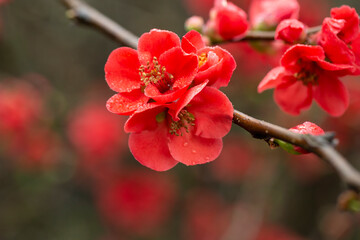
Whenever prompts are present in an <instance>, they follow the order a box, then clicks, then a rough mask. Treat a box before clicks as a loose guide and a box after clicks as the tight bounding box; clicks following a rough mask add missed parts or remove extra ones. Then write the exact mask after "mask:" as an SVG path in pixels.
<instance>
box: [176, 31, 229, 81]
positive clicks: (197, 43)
mask: <svg viewBox="0 0 360 240" xmlns="http://www.w3.org/2000/svg"><path fill="white" fill-rule="evenodd" d="M181 47H182V49H183V50H184V51H185V52H187V53H195V54H196V55H197V56H198V58H199V71H198V73H197V74H196V76H195V79H194V83H195V84H201V83H203V82H204V81H206V80H209V83H208V86H212V87H216V88H219V87H224V86H227V85H228V83H229V81H230V78H231V76H232V74H233V72H234V70H235V68H236V62H235V60H234V58H233V57H232V56H231V54H230V53H229V52H228V51H226V50H225V49H223V48H220V47H218V46H216V47H206V46H205V43H204V41H203V40H202V37H201V35H200V34H199V33H198V32H196V31H190V32H188V33H187V34H186V35H185V36H184V37H183V39H182V41H181Z"/></svg>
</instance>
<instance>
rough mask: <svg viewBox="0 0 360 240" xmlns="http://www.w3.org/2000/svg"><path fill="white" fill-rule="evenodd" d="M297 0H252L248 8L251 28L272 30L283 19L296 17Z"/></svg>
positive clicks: (297, 12) (298, 8)
mask: <svg viewBox="0 0 360 240" xmlns="http://www.w3.org/2000/svg"><path fill="white" fill-rule="evenodd" d="M299 10H300V6H299V3H298V1H297V0H252V2H251V5H250V10H249V15H250V23H251V26H252V28H254V29H257V30H272V29H275V27H276V26H277V25H278V24H279V23H280V22H281V21H282V20H285V19H298V17H299Z"/></svg>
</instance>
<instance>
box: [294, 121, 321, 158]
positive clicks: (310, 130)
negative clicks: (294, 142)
mask: <svg viewBox="0 0 360 240" xmlns="http://www.w3.org/2000/svg"><path fill="white" fill-rule="evenodd" d="M289 130H290V131H292V132H295V133H299V134H310V135H315V136H316V135H323V134H324V133H325V132H324V130H322V128H321V127H319V126H318V125H316V124H315V123H312V122H304V123H302V124H300V125H297V126H295V127H292V128H290V129H289ZM294 150H295V151H297V152H299V153H303V154H304V153H309V152H308V151H306V150H304V149H302V148H301V147H298V146H294Z"/></svg>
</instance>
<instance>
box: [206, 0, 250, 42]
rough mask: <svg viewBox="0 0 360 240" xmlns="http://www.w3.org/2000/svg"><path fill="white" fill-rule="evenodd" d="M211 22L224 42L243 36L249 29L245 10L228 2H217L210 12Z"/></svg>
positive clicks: (224, 0)
mask: <svg viewBox="0 0 360 240" xmlns="http://www.w3.org/2000/svg"><path fill="white" fill-rule="evenodd" d="M209 21H210V22H213V24H214V29H215V31H216V33H217V34H219V35H220V36H221V38H222V39H223V40H230V39H233V38H239V37H241V36H243V35H244V34H245V33H246V31H247V30H248V28H249V23H248V21H247V14H246V13H245V11H244V10H242V9H241V8H239V7H238V6H236V5H235V4H233V3H231V2H227V1H226V0H222V1H216V0H215V6H214V7H213V8H212V9H211V11H210V20H209Z"/></svg>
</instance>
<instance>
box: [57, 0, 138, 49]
mask: <svg viewBox="0 0 360 240" xmlns="http://www.w3.org/2000/svg"><path fill="white" fill-rule="evenodd" d="M61 2H62V3H63V4H64V5H65V6H66V8H67V9H68V10H67V11H66V16H67V17H68V18H69V19H72V20H76V21H78V22H79V23H81V24H84V25H88V26H90V27H95V28H96V29H98V30H100V31H102V32H103V33H105V34H106V35H108V36H109V37H111V38H113V39H114V40H116V41H117V42H119V43H120V44H122V45H126V46H129V47H132V48H137V42H138V37H137V36H136V35H134V34H133V33H131V32H129V31H128V30H126V29H125V28H123V27H122V26H120V25H119V24H117V23H116V22H114V21H113V20H111V19H110V18H108V17H107V16H105V15H103V14H102V13H100V12H99V11H97V10H96V9H94V8H93V7H91V6H89V5H88V4H86V3H84V2H83V1H81V0H61Z"/></svg>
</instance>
